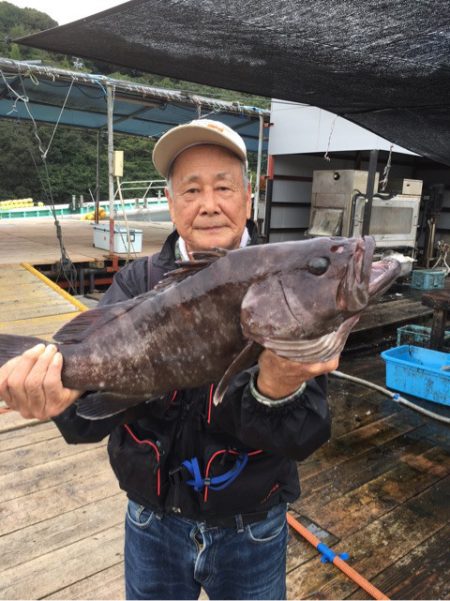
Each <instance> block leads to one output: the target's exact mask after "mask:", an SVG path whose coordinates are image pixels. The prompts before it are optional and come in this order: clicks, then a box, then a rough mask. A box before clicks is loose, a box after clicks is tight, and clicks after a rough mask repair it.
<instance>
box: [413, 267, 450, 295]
mask: <svg viewBox="0 0 450 601" xmlns="http://www.w3.org/2000/svg"><path fill="white" fill-rule="evenodd" d="M446 275H447V271H446V270H445V269H413V271H412V272H411V288H418V289H419V290H436V289H438V288H444V286H445V276H446Z"/></svg>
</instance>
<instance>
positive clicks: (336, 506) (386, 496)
mask: <svg viewBox="0 0 450 601" xmlns="http://www.w3.org/2000/svg"><path fill="white" fill-rule="evenodd" d="M446 473H447V474H449V473H450V458H449V460H448V466H447V472H446ZM438 479H439V477H438V476H436V475H433V474H432V473H431V472H428V471H425V472H424V471H421V472H419V471H417V470H415V469H413V468H411V467H410V466H409V465H406V464H400V465H398V466H395V467H394V468H393V469H391V470H389V471H387V472H385V473H383V474H381V476H379V477H378V478H374V479H372V480H370V481H369V482H367V483H366V484H363V485H362V486H359V487H358V488H355V489H354V490H352V491H350V492H349V493H347V494H345V495H343V496H341V497H338V498H332V499H331V500H330V501H329V502H328V503H325V504H320V503H317V501H316V500H315V499H314V498H312V499H310V500H305V501H303V503H299V504H298V505H296V508H298V510H299V511H301V512H302V514H303V515H307V516H308V517H309V518H310V519H311V520H313V521H315V522H317V523H320V525H321V526H322V527H323V528H325V529H326V530H328V531H330V532H332V533H333V534H334V535H336V536H337V537H338V538H341V539H344V538H345V537H348V536H349V535H350V534H352V533H353V532H355V531H357V530H359V529H360V528H362V527H364V526H366V525H367V524H370V522H372V521H373V520H375V519H378V518H379V517H381V516H382V515H384V514H386V513H388V512H389V511H392V510H393V509H394V508H395V507H397V506H399V505H401V504H402V503H404V502H405V501H406V500H408V499H410V498H412V497H414V496H415V495H417V494H419V493H420V492H421V491H423V490H425V489H426V488H428V487H429V486H431V485H432V484H433V483H434V482H436V481H437V480H438Z"/></svg>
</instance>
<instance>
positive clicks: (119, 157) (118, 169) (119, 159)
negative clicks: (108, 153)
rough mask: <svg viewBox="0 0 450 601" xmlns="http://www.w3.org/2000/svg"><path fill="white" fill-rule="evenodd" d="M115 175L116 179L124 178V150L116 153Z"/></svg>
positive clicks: (114, 156)
mask: <svg viewBox="0 0 450 601" xmlns="http://www.w3.org/2000/svg"><path fill="white" fill-rule="evenodd" d="M113 175H114V177H123V150H115V151H114V155H113Z"/></svg>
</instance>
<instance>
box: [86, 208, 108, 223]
mask: <svg viewBox="0 0 450 601" xmlns="http://www.w3.org/2000/svg"><path fill="white" fill-rule="evenodd" d="M105 217H106V211H105V209H103V208H102V209H99V212H98V218H99V219H105ZM81 219H84V220H85V221H92V220H93V219H95V211H91V212H90V213H86V214H85V215H82V216H81Z"/></svg>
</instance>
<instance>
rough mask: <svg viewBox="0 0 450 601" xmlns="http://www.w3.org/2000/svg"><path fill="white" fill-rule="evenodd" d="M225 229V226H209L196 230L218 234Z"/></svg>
mask: <svg viewBox="0 0 450 601" xmlns="http://www.w3.org/2000/svg"><path fill="white" fill-rule="evenodd" d="M225 227H226V226H225V225H208V226H204V227H196V228H195V229H196V230H200V231H203V232H217V231H219V230H222V229H224V228H225Z"/></svg>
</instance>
